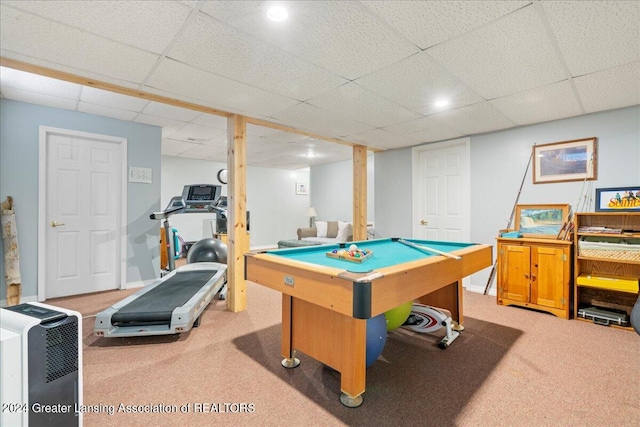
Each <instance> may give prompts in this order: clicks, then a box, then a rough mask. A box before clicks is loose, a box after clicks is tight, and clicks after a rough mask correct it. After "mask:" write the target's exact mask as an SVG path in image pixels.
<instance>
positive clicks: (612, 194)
mask: <svg viewBox="0 0 640 427" xmlns="http://www.w3.org/2000/svg"><path fill="white" fill-rule="evenodd" d="M596 212H640V185H632V186H630V187H617V188H596Z"/></svg>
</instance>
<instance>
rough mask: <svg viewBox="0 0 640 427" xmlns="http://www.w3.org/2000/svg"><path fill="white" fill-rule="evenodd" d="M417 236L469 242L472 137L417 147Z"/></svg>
mask: <svg viewBox="0 0 640 427" xmlns="http://www.w3.org/2000/svg"><path fill="white" fill-rule="evenodd" d="M413 163H414V168H413V184H414V185H413V191H414V195H413V196H414V197H413V200H414V201H415V202H414V207H413V211H414V212H413V219H414V224H413V236H414V237H415V238H418V239H427V240H446V241H450V242H468V241H469V234H470V233H469V228H470V208H469V199H470V194H469V192H470V182H469V176H470V172H469V168H470V165H469V138H463V139H458V140H455V141H449V142H444V143H439V144H429V145H424V146H420V147H415V148H414V149H413Z"/></svg>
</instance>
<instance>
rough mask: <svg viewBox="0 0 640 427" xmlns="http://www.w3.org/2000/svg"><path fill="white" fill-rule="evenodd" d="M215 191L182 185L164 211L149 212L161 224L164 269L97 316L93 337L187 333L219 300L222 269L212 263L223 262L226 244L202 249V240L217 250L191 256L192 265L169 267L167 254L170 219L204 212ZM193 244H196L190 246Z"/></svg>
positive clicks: (224, 270) (170, 258) (170, 245)
mask: <svg viewBox="0 0 640 427" xmlns="http://www.w3.org/2000/svg"><path fill="white" fill-rule="evenodd" d="M220 191H221V190H220V186H219V185H208V184H198V185H186V186H185V187H184V190H183V192H182V196H176V197H173V198H172V199H171V201H170V202H169V205H168V206H167V208H166V209H165V210H164V211H162V212H154V213H153V214H151V216H150V218H151V219H155V220H162V221H163V224H164V228H165V233H166V234H165V235H166V239H165V241H166V242H167V245H166V248H162V249H164V250H166V251H167V254H168V257H167V258H168V261H169V264H168V270H169V271H168V272H167V273H166V274H165V275H164V276H163V277H161V278H160V279H159V280H156V281H154V282H153V283H151V284H150V285H147V286H145V287H144V288H142V289H141V290H139V291H138V292H136V293H134V294H132V295H130V296H129V297H127V298H125V299H124V300H122V301H120V302H118V303H116V304H114V305H113V306H111V307H109V308H108V309H106V310H104V311H102V312H100V313H98V315H97V316H96V321H95V326H94V330H95V333H96V335H98V336H101V337H128V336H144V335H167V334H176V333H182V332H187V331H189V330H190V329H191V328H192V327H194V326H198V325H199V323H200V315H201V314H202V312H203V311H204V310H205V308H207V306H208V305H209V303H210V302H211V300H212V299H213V297H214V296H215V295H216V294H220V295H221V298H222V299H224V294H225V293H226V286H225V285H226V282H227V266H226V265H225V264H224V263H223V262H213V261H214V260H220V261H222V259H224V262H226V245H224V244H222V243H221V242H220V243H219V244H214V245H211V244H209V245H207V242H205V243H203V244H201V246H202V247H205V248H206V247H215V249H216V250H217V252H216V251H213V252H210V253H208V254H201V256H198V257H196V256H195V255H193V256H194V260H193V261H196V260H195V258H198V260H197V262H193V263H188V264H187V265H185V266H182V267H180V268H178V269H175V262H174V259H173V258H174V257H173V256H171V254H173V253H174V252H175V249H174V239H173V238H172V237H171V235H170V233H171V229H172V227H171V223H170V218H171V216H172V215H175V214H178V213H190V212H209V211H210V210H209V206H210V205H211V204H212V203H213V202H214V201H215V200H216V198H219V197H220ZM203 240H208V239H203ZM211 240H214V239H211ZM198 243H200V241H199V242H197V243H196V244H194V246H197V245H198ZM221 245H222V246H221ZM191 250H193V247H192V248H191ZM214 254H215V256H214ZM187 261H188V260H187ZM221 291H222V292H221Z"/></svg>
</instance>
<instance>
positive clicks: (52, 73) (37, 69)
mask: <svg viewBox="0 0 640 427" xmlns="http://www.w3.org/2000/svg"><path fill="white" fill-rule="evenodd" d="M0 65H1V66H3V67H9V68H13V69H16V70H21V71H25V72H27V73H32V74H38V75H41V76H45V77H51V78H52V79H57V80H63V81H65V82H71V83H76V84H79V85H83V86H89V87H94V88H96V89H102V90H106V91H109V92H115V93H120V94H122V95H128V96H133V97H135V98H142V99H146V100H148V101H155V102H160V103H162V104H169V105H173V106H176V107H181V108H188V109H189V110H195V111H200V112H201V113H207V114H214V115H216V116H223V117H229V116H230V115H231V113H229V112H227V111H222V110H218V109H216V108H211V107H207V106H204V105H200V104H194V103H193V102H187V101H180V100H178V99H175V98H169V97H166V96H162V95H156V94H153V93H149V92H145V91H142V90H137V89H131V88H127V87H124V86H118V85H114V84H111V83H107V82H103V81H100V80H95V79H90V78H87V77H81V76H77V75H75V74H70V73H65V72H63V71H57V70H52V69H51V68H46V67H41V66H39V65H32V64H29V63H26V62H21V61H16V60H15V59H9V58H5V57H0Z"/></svg>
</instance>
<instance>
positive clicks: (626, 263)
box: [574, 212, 640, 330]
mask: <svg viewBox="0 0 640 427" xmlns="http://www.w3.org/2000/svg"><path fill="white" fill-rule="evenodd" d="M574 221H575V224H574V226H575V242H574V243H575V253H576V257H575V268H574V271H575V280H574V283H575V289H574V292H575V301H574V313H575V314H576V318H579V319H580V320H587V321H590V322H591V321H592V320H590V319H581V318H580V317H579V316H578V312H579V310H580V309H582V308H587V307H596V308H598V309H604V310H608V311H612V312H618V313H622V312H625V313H627V315H630V314H631V309H632V308H633V305H634V304H635V302H636V300H637V299H638V278H639V277H640V213H636V212H620V213H609V212H592V213H577V214H576V215H575V218H574ZM610 325H611V326H614V327H621V328H623V329H628V330H633V329H632V328H631V326H630V325H627V326H626V327H625V326H618V325H615V324H610Z"/></svg>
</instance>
